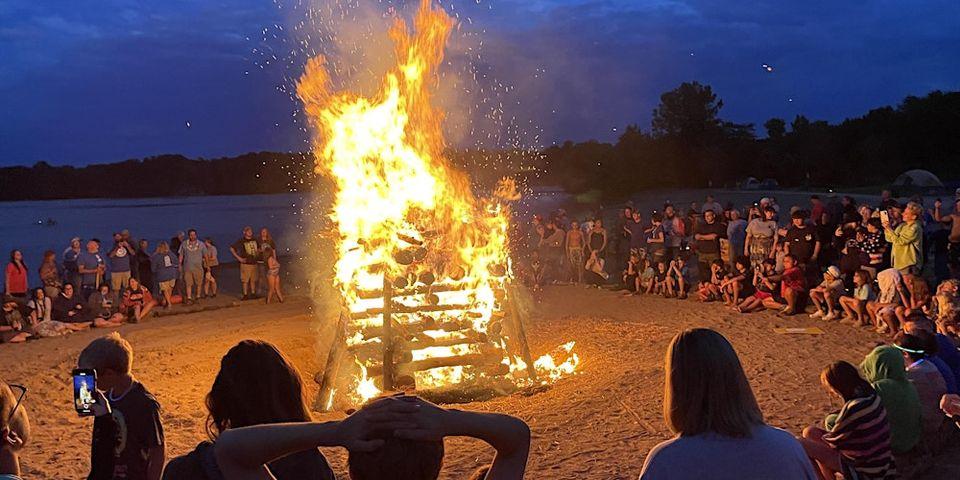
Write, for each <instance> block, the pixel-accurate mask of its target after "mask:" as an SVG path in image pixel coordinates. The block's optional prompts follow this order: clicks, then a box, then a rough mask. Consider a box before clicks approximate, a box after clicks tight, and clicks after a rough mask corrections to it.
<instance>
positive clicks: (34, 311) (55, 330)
mask: <svg viewBox="0 0 960 480" xmlns="http://www.w3.org/2000/svg"><path fill="white" fill-rule="evenodd" d="M70 288H71V289H73V285H70ZM57 296H60V294H57ZM27 308H29V309H30V326H31V327H30V328H31V329H32V330H33V333H34V334H35V335H37V336H40V337H58V336H60V335H66V334H68V333H73V332H78V331H80V330H86V329H87V328H89V327H88V326H85V325H81V324H78V323H66V322H58V321H56V320H54V319H53V300H52V299H51V298H50V297H48V296H47V294H46V290H44V289H43V288H39V287H38V288H35V289H33V297H32V298H31V299H30V301H29V302H28V303H27Z"/></svg>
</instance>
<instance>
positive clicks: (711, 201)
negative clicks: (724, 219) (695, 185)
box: [703, 193, 723, 215]
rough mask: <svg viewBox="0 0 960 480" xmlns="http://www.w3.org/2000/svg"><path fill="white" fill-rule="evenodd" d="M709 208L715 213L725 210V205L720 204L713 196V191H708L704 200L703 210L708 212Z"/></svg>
mask: <svg viewBox="0 0 960 480" xmlns="http://www.w3.org/2000/svg"><path fill="white" fill-rule="evenodd" d="M707 210H713V213H716V214H718V215H719V214H720V213H722V212H723V205H720V202H718V201H717V200H716V199H715V198H714V197H713V194H712V193H708V194H707V198H706V200H705V201H704V202H703V211H704V212H706V211H707Z"/></svg>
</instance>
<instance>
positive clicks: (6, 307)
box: [0, 295, 31, 343]
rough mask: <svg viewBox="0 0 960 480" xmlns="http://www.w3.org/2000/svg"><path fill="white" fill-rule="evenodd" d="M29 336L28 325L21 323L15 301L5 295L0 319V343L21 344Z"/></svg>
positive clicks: (18, 308) (21, 316) (20, 315)
mask: <svg viewBox="0 0 960 480" xmlns="http://www.w3.org/2000/svg"><path fill="white" fill-rule="evenodd" d="M30 336H31V333H30V329H29V325H27V324H26V322H24V321H23V314H21V313H20V306H19V304H18V303H17V299H15V298H13V297H12V296H10V295H6V296H5V297H4V299H3V316H2V317H0V343H23V342H26V341H27V339H28V338H30Z"/></svg>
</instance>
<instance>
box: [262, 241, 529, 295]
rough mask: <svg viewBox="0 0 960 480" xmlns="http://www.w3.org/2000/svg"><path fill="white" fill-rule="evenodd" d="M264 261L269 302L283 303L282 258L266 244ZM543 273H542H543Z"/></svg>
mask: <svg viewBox="0 0 960 480" xmlns="http://www.w3.org/2000/svg"><path fill="white" fill-rule="evenodd" d="M263 258H264V259H265V260H264V263H265V264H266V267H267V302H266V303H270V299H271V298H273V297H274V296H276V297H277V300H278V301H279V302H280V303H283V293H281V292H280V260H277V255H276V254H275V253H274V251H273V247H271V246H269V245H266V246H264V247H263ZM541 275H542V274H541Z"/></svg>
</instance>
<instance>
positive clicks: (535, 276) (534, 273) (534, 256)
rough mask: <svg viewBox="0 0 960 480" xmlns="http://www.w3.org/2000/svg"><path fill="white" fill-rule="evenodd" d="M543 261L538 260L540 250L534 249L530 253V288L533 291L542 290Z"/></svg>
mask: <svg viewBox="0 0 960 480" xmlns="http://www.w3.org/2000/svg"><path fill="white" fill-rule="evenodd" d="M543 273H544V268H543V262H542V261H541V260H540V252H539V251H537V250H534V251H533V253H531V254H530V283H531V284H532V285H531V287H530V289H531V290H533V291H534V292H539V291H540V290H543Z"/></svg>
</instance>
